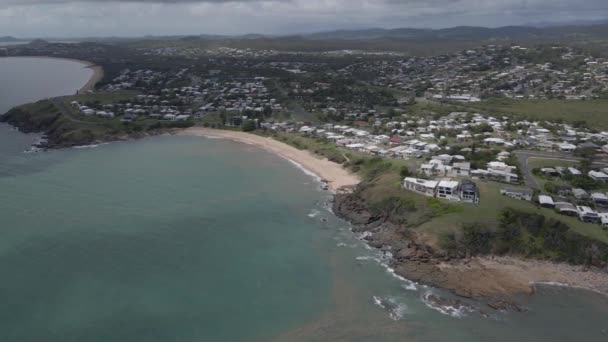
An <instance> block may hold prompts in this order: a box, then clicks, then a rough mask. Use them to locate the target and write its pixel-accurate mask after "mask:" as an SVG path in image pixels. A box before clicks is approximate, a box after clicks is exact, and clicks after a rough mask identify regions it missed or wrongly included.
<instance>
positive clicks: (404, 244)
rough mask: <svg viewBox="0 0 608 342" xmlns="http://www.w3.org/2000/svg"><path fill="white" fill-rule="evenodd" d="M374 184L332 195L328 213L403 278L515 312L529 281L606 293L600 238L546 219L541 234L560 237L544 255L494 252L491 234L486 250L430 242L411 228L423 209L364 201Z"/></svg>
mask: <svg viewBox="0 0 608 342" xmlns="http://www.w3.org/2000/svg"><path fill="white" fill-rule="evenodd" d="M375 186H377V185H375V184H374V183H373V182H364V183H362V184H361V185H360V186H359V187H358V188H357V189H355V191H353V192H345V193H338V194H337V195H336V197H335V201H334V203H333V210H334V213H335V214H336V215H338V216H339V217H341V218H343V219H345V220H347V221H349V222H351V223H352V224H353V231H354V232H355V233H358V234H361V236H363V238H364V240H366V242H367V243H368V245H369V246H371V247H374V248H377V249H379V250H380V251H382V252H384V253H385V254H388V253H390V254H388V255H390V256H391V261H390V267H391V268H393V269H394V270H395V272H396V273H397V274H399V275H401V276H403V277H404V278H407V279H409V280H411V281H415V282H418V283H422V284H426V285H430V286H434V287H438V288H443V289H446V290H449V291H451V292H453V293H454V294H456V295H458V296H460V297H463V298H469V299H474V300H476V301H479V302H482V303H485V304H486V305H487V306H488V307H490V308H492V309H513V310H518V311H519V310H523V308H522V307H520V304H519V301H518V298H519V296H520V295H522V294H523V295H529V294H532V293H534V291H535V289H534V283H542V282H552V283H563V284H567V285H571V286H576V287H584V288H588V289H592V290H596V291H600V292H603V293H608V273H606V270H607V260H608V245H607V244H605V243H603V242H601V241H596V240H592V239H589V238H586V237H584V236H581V235H579V234H576V233H575V232H572V231H570V230H568V228H567V226H565V225H561V226H559V227H557V226H556V225H557V224H556V223H553V222H551V223H550V224H552V225H553V226H551V227H550V229H551V230H550V231H547V233H546V234H547V235H551V236H554V235H556V233H555V231H556V230H559V229H560V227H561V229H562V231H563V232H564V234H563V235H562V236H559V237H557V238H556V239H555V240H556V241H554V242H546V251H545V252H550V253H551V254H546V255H545V256H544V257H543V256H542V255H540V254H539V255H533V254H531V253H530V252H529V251H528V252H527V253H528V254H524V253H523V251H522V252H519V253H518V252H517V251H515V250H514V251H510V250H507V249H502V250H501V249H500V247H502V245H501V243H502V241H501V240H499V239H498V238H496V239H495V240H492V241H490V243H491V244H492V246H491V249H488V250H487V251H484V252H474V251H473V250H472V249H471V248H469V246H466V245H462V246H459V247H458V248H455V249H449V248H446V245H445V242H444V241H443V239H441V238H439V240H440V242H439V243H437V240H438V239H437V237H436V236H435V237H433V236H429V235H428V233H426V232H423V231H420V230H418V229H417V227H419V226H420V225H421V224H423V223H424V222H426V221H425V219H424V218H421V216H422V217H424V216H427V219H429V220H432V218H430V216H429V215H426V214H423V215H421V211H423V210H424V209H422V210H419V209H418V208H415V207H413V206H408V205H407V204H406V205H398V204H397V205H396V204H395V203H396V201H397V199H395V198H393V199H391V200H390V202H393V204H392V205H389V206H386V207H384V208H379V207H378V204H375V203H373V202H372V201H370V199H371V196H370V195H371V193H372V192H373V188H374V187H375ZM413 196H415V195H413ZM496 214H497V215H499V213H496ZM520 214H521V215H523V216H524V217H525V215H526V214H524V213H520ZM498 229H499V230H500V228H498ZM525 234H529V232H526V233H525ZM547 241H549V238H547ZM551 244H555V246H554V245H551ZM549 255H550V256H549ZM450 305H464V304H463V303H458V302H453V303H450Z"/></svg>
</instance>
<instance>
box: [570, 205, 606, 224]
mask: <svg viewBox="0 0 608 342" xmlns="http://www.w3.org/2000/svg"><path fill="white" fill-rule="evenodd" d="M576 211H577V213H578V219H579V220H581V221H583V222H588V223H599V222H600V221H601V219H600V216H599V215H598V214H597V213H596V212H595V211H593V210H592V209H591V208H589V207H586V206H580V205H579V206H577V207H576Z"/></svg>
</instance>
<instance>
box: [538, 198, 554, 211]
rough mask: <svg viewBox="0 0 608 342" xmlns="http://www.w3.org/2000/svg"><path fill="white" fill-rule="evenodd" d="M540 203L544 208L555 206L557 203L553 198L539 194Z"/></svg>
mask: <svg viewBox="0 0 608 342" xmlns="http://www.w3.org/2000/svg"><path fill="white" fill-rule="evenodd" d="M538 204H540V206H541V207H543V208H550V209H553V208H555V203H554V202H553V198H551V196H547V195H539V196H538Z"/></svg>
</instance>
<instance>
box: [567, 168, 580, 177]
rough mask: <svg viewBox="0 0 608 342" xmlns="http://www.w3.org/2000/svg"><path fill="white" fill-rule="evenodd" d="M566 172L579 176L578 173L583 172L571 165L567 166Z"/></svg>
mask: <svg viewBox="0 0 608 342" xmlns="http://www.w3.org/2000/svg"><path fill="white" fill-rule="evenodd" d="M568 172H570V174H571V175H573V176H580V175H582V174H583V173H582V172H580V171H579V170H578V169H575V168H573V167H569V168H568Z"/></svg>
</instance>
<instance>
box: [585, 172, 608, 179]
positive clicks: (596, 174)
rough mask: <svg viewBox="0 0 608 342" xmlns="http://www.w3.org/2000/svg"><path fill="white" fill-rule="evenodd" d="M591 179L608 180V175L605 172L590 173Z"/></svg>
mask: <svg viewBox="0 0 608 342" xmlns="http://www.w3.org/2000/svg"><path fill="white" fill-rule="evenodd" d="M589 177H598V178H608V175H607V174H605V173H603V172H598V171H589Z"/></svg>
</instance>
